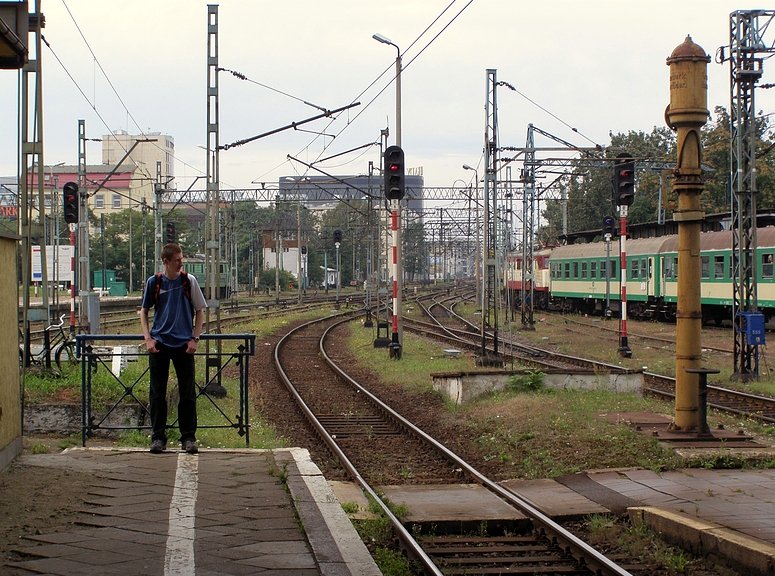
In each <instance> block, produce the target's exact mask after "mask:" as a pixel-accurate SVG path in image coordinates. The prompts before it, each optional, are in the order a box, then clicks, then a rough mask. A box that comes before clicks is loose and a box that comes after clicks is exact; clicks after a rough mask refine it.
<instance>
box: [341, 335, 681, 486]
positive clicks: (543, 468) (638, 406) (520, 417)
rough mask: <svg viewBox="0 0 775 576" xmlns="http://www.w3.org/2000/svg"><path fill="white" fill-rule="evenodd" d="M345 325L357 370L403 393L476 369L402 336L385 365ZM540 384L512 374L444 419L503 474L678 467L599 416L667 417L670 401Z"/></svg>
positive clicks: (536, 378)
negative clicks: (435, 376) (437, 377)
mask: <svg viewBox="0 0 775 576" xmlns="http://www.w3.org/2000/svg"><path fill="white" fill-rule="evenodd" d="M350 326H351V346H352V349H353V351H354V353H355V355H356V356H357V357H358V358H359V359H360V361H361V362H362V363H363V365H364V366H368V367H369V368H370V369H371V370H373V371H374V372H376V373H378V374H379V376H380V378H381V379H382V380H383V382H385V383H386V384H389V385H393V386H403V387H404V388H405V389H406V390H407V391H409V392H412V393H417V394H421V393H426V392H428V391H429V390H431V389H432V380H431V376H430V375H431V374H432V373H434V372H449V371H476V370H477V368H476V366H475V358H474V357H473V356H472V355H469V354H461V355H460V356H458V357H456V358H449V357H445V356H444V355H443V347H442V345H440V344H436V343H433V342H431V341H428V340H425V339H421V338H418V337H415V336H413V335H411V334H408V333H405V334H404V346H403V350H402V358H401V360H392V359H390V358H389V357H388V352H387V350H385V349H384V348H376V349H375V348H374V347H373V337H374V336H375V335H374V334H373V333H372V332H371V331H369V330H365V329H363V328H362V327H361V325H360V324H358V323H355V322H354V323H352V324H351V325H350ZM541 384H542V374H541V373H540V372H532V373H528V374H526V375H525V376H520V377H516V378H515V381H514V384H513V385H512V386H510V387H509V389H506V390H504V391H502V392H498V393H494V394H491V395H487V396H485V397H482V398H480V399H478V400H476V401H474V402H470V403H466V404H463V405H460V406H457V407H455V408H454V414H451V415H450V418H454V421H455V423H456V425H457V426H461V427H462V428H463V429H466V430H467V431H468V436H469V437H471V438H473V444H474V446H475V447H476V448H478V450H479V451H480V453H481V455H482V458H483V459H484V460H486V461H490V460H498V461H500V462H502V463H503V464H504V471H503V476H504V477H508V478H555V477H557V476H561V475H564V474H572V473H575V472H578V471H580V470H589V469H596V468H608V467H629V466H639V467H643V468H647V469H650V470H654V471H662V470H669V469H675V468H677V467H679V466H681V465H682V461H681V459H680V458H678V457H676V456H675V455H674V454H673V452H672V451H671V450H668V449H664V448H662V447H661V446H660V445H659V444H658V443H657V442H656V441H655V440H653V439H651V438H649V437H646V436H643V435H640V434H637V433H636V432H634V431H633V430H631V429H630V428H629V427H628V426H626V425H624V424H620V425H617V424H611V423H609V422H608V421H607V420H606V417H605V416H606V414H607V413H615V412H636V411H650V412H659V413H670V412H671V410H672V405H671V404H669V403H664V402H659V401H657V400H651V399H643V398H639V397H636V396H633V395H629V394H614V393H612V392H607V391H591V392H590V391H572V390H567V391H556V390H548V389H542V388H541ZM446 405H447V406H450V411H452V410H453V409H452V407H451V404H450V403H447V404H446Z"/></svg>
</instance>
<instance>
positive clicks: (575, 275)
mask: <svg viewBox="0 0 775 576" xmlns="http://www.w3.org/2000/svg"><path fill="white" fill-rule="evenodd" d="M578 277H579V263H578V262H574V263H573V278H574V279H576V278H578Z"/></svg>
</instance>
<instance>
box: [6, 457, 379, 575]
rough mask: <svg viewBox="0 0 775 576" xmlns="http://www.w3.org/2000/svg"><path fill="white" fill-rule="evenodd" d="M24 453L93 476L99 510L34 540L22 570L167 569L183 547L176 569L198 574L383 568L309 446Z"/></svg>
mask: <svg viewBox="0 0 775 576" xmlns="http://www.w3.org/2000/svg"><path fill="white" fill-rule="evenodd" d="M41 456H43V457H41ZM20 458H21V459H23V460H24V464H25V465H30V466H40V467H44V468H45V467H49V468H67V469H72V470H77V471H79V473H80V472H84V473H88V474H90V475H91V476H92V477H93V478H94V487H93V489H91V490H89V493H88V494H84V498H83V500H84V504H83V511H84V512H85V513H87V514H89V516H86V517H84V518H83V519H82V521H81V522H80V524H79V525H77V526H76V527H74V528H68V529H67V530H65V531H62V532H53V533H50V534H39V535H35V536H31V537H29V538H26V539H25V540H24V542H23V543H22V545H21V546H20V547H19V549H18V551H19V553H20V554H21V555H22V558H23V559H22V560H20V561H18V562H14V563H13V564H9V566H12V567H13V568H15V569H17V571H23V572H29V573H30V574H51V575H57V576H71V575H72V576H76V575H77V576H91V575H94V576H98V575H99V576H113V575H115V576H126V575H127V574H131V575H133V576H146V575H147V576H163V575H164V574H165V573H166V572H165V568H164V567H165V563H169V562H170V554H171V553H172V554H173V555H174V558H175V560H174V562H175V563H176V565H177V566H178V568H177V570H178V571H177V572H176V573H177V574H187V575H188V574H190V575H191V576H210V575H215V574H217V575H219V576H247V575H252V574H264V575H268V574H278V575H279V574H285V575H287V576H307V575H309V576H314V575H316V574H318V575H323V576H339V575H341V576H380V572H379V570H378V569H377V566H376V564H375V563H374V561H373V559H372V558H371V555H370V554H369V552H368V550H367V549H366V547H365V545H364V544H363V542H362V541H361V540H360V538H359V537H358V535H357V533H356V532H355V529H354V528H353V526H352V523H351V522H350V521H349V519H348V518H347V516H346V514H345V513H344V511H343V510H342V507H341V505H340V504H339V502H338V501H337V499H336V497H335V495H334V493H333V492H332V491H331V488H330V487H329V486H328V485H327V484H326V482H325V479H324V478H323V476H322V474H321V473H320V470H319V469H318V468H317V466H315V464H314V463H313V462H312V461H311V459H310V457H309V453H308V452H307V451H306V450H303V449H280V450H209V449H206V450H205V449H203V450H200V452H199V454H198V455H197V456H192V455H187V454H185V453H183V452H178V451H171V450H170V451H167V452H165V453H164V454H161V455H153V454H150V453H149V452H148V451H147V450H137V449H93V448H87V449H84V448H77V449H71V450H68V451H65V452H63V453H61V454H50V455H35V456H30V457H28V456H21V457H20ZM173 519H174V520H173ZM171 546H172V548H171ZM2 572H3V570H2V567H0V573H2Z"/></svg>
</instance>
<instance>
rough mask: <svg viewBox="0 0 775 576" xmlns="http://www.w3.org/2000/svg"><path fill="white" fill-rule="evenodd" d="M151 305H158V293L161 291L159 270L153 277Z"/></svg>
mask: <svg viewBox="0 0 775 576" xmlns="http://www.w3.org/2000/svg"><path fill="white" fill-rule="evenodd" d="M153 282H154V290H153V306H154V308H155V307H156V306H158V305H159V294H160V293H161V272H159V273H158V274H157V275H156V276H155V277H154V281H153Z"/></svg>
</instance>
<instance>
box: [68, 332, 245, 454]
mask: <svg viewBox="0 0 775 576" xmlns="http://www.w3.org/2000/svg"><path fill="white" fill-rule="evenodd" d="M75 339H76V354H77V357H78V359H79V360H80V365H81V445H82V446H85V445H86V439H87V438H91V437H93V435H94V433H95V431H98V430H103V431H107V430H144V429H147V430H150V428H151V427H150V424H147V425H146V424H144V422H145V421H149V420H150V414H151V413H150V409H149V407H148V405H147V403H146V402H144V401H143V400H142V399H141V398H139V397H138V388H140V387H141V386H144V385H146V384H148V383H149V381H150V374H149V368H148V365H147V361H146V362H145V369H144V370H143V371H142V372H141V373H140V375H139V376H136V375H133V376H132V379H131V381H129V380H127V379H126V378H122V376H121V373H122V372H123V366H125V364H126V363H127V361H128V359H130V358H133V359H136V360H137V361H142V360H141V359H142V358H143V357H147V356H148V353H147V352H140V351H139V348H140V346H137V345H135V344H133V342H138V341H139V342H142V341H143V336H142V335H139V334H137V335H135V334H132V335H127V334H79V335H77V336H76V337H75ZM200 340H201V342H202V343H203V344H204V346H202V349H203V352H197V354H195V356H200V357H201V356H205V357H206V358H207V365H208V366H213V365H217V366H218V369H217V371H216V372H215V373H213V374H212V375H210V376H209V378H208V380H207V382H205V383H204V384H203V385H202V384H200V383H199V382H196V389H197V402H200V401H204V402H208V403H210V404H211V405H212V406H213V407H214V409H215V411H216V413H217V414H219V415H220V417H222V418H223V423H220V424H205V425H200V426H198V428H200V429H201V428H234V429H235V430H236V431H237V433H238V434H239V435H240V436H244V437H245V445H246V446H248V447H249V446H250V422H249V418H250V416H249V415H250V409H249V405H248V376H249V366H250V363H249V357H250V356H254V355H255V350H256V347H255V342H256V336H255V334H203V335H202V336H201V337H200ZM216 344H217V345H216ZM211 349H215V350H217V352H213V351H212V350H211ZM215 361H217V362H215ZM230 366H234V367H235V368H236V369H237V372H238V374H239V383H238V389H237V391H236V393H237V395H238V406H239V408H238V413H237V414H236V415H235V416H234V417H231V416H229V415H228V414H227V412H226V410H229V408H225V407H224V405H225V404H226V402H225V401H223V400H222V397H223V392H224V389H223V387H222V386H220V383H221V378H222V375H223V373H224V370H226V369H227V368H229V367H230ZM103 372H104V373H105V374H107V375H108V376H107V377H102V376H101V377H99V378H98V377H97V374H98V373H99V374H102V373H103ZM198 373H199V374H202V373H206V371H205V370H199V371H198ZM106 379H107V380H108V381H109V384H110V385H115V384H117V385H118V388H117V392H118V393H117V394H113V395H112V397H111V398H110V400H109V402H108V403H107V404H106V405H105V406H104V409H102V408H100V409H99V410H95V407H94V406H93V398H94V396H95V392H102V391H101V390H99V386H100V383H99V382H98V381H104V380H106ZM114 396H117V398H114ZM127 406H129V407H130V409H134V410H136V411H137V413H138V414H139V417H138V420H137V423H131V422H130V423H126V422H124V420H125V418H124V417H123V416H121V412H120V411H125V410H126V407H127ZM176 425H177V420H175V421H174V422H172V423H168V424H167V428H175V427H176Z"/></svg>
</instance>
